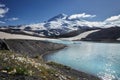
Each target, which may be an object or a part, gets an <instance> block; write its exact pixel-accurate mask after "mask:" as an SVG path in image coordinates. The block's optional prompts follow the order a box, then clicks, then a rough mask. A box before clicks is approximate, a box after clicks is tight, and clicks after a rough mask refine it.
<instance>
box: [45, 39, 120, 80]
mask: <svg viewBox="0 0 120 80" xmlns="http://www.w3.org/2000/svg"><path fill="white" fill-rule="evenodd" d="M53 42H56V43H62V44H66V45H67V46H68V47H66V48H65V49H62V50H60V51H58V52H55V53H52V54H48V55H46V56H45V59H46V60H47V61H54V62H57V63H60V64H64V65H67V66H70V67H72V68H73V69H76V70H79V71H82V72H86V73H89V74H92V75H95V76H98V77H100V78H102V79H103V80H120V44H118V43H96V42H95V43H94V42H82V41H60V40H58V41H53Z"/></svg>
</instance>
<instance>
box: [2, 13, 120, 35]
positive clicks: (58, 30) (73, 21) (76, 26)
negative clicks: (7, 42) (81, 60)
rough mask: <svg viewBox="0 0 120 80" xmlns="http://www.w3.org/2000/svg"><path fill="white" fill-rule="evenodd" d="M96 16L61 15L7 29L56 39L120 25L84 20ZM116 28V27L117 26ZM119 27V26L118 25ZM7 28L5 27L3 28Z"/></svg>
mask: <svg viewBox="0 0 120 80" xmlns="http://www.w3.org/2000/svg"><path fill="white" fill-rule="evenodd" d="M95 16H96V15H89V14H85V13H83V14H74V15H70V16H68V15H66V14H59V15H57V16H55V17H53V18H51V19H49V20H48V21H46V22H43V23H36V24H29V25H20V26H8V27H6V28H7V29H10V30H12V31H13V32H16V30H17V32H19V31H20V32H22V33H25V34H30V35H36V36H45V37H56V36H60V35H64V34H68V33H72V32H76V31H77V32H78V33H77V34H79V33H80V30H82V31H84V30H91V29H98V28H106V27H110V26H114V25H113V24H114V23H119V20H118V21H111V18H108V19H106V20H105V21H101V22H100V21H99V22H97V21H96V22H95V21H93V22H92V21H87V20H85V19H84V18H88V17H89V18H93V17H95ZM115 26H116V25H115ZM118 26H119V25H118ZM2 28H5V27H2Z"/></svg>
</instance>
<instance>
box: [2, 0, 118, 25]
mask: <svg viewBox="0 0 120 80" xmlns="http://www.w3.org/2000/svg"><path fill="white" fill-rule="evenodd" d="M0 4H4V6H1V7H0V11H2V10H1V9H6V12H5V11H4V12H0V15H1V17H0V25H19V24H31V23H39V22H43V21H47V20H48V19H49V18H51V17H54V16H56V15H58V14H60V13H64V14H67V15H72V14H81V13H86V14H91V15H96V17H95V18H92V19H91V21H92V20H93V21H103V20H105V19H106V18H109V17H111V16H115V15H119V14H120V0H0ZM2 13H3V14H2Z"/></svg>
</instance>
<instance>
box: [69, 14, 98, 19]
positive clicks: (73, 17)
mask: <svg viewBox="0 0 120 80" xmlns="http://www.w3.org/2000/svg"><path fill="white" fill-rule="evenodd" d="M93 17H96V15H90V14H86V13H82V14H74V15H71V16H69V18H68V19H81V18H93Z"/></svg>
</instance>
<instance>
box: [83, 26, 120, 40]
mask: <svg viewBox="0 0 120 80" xmlns="http://www.w3.org/2000/svg"><path fill="white" fill-rule="evenodd" d="M118 38H120V27H110V28H105V29H101V30H99V31H96V32H93V33H91V34H89V35H88V36H86V37H85V38H84V39H82V40H92V41H93V40H95V41H96V40H117V39H118Z"/></svg>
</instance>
